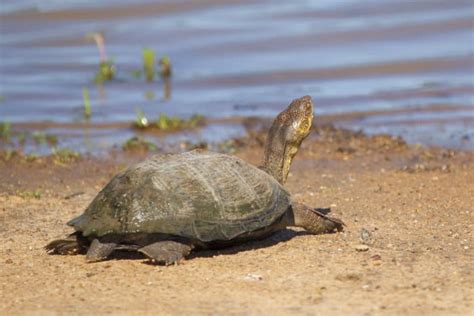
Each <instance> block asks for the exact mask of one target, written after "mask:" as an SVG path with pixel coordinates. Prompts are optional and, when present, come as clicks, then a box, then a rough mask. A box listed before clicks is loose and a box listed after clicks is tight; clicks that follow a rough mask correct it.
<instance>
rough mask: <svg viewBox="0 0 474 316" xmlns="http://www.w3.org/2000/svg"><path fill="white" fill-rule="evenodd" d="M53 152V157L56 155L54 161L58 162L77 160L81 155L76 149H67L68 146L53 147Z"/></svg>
mask: <svg viewBox="0 0 474 316" xmlns="http://www.w3.org/2000/svg"><path fill="white" fill-rule="evenodd" d="M52 154H53V157H54V162H56V163H67V162H70V161H72V160H75V159H77V158H79V157H80V156H81V155H80V154H79V153H78V152H76V151H72V150H70V149H67V148H61V149H58V148H56V147H53V149H52Z"/></svg>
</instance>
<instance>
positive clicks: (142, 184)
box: [68, 150, 290, 242]
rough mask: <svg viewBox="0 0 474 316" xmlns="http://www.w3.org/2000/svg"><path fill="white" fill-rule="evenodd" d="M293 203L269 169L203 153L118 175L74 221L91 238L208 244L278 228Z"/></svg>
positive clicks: (170, 157) (138, 166)
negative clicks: (144, 236) (164, 238)
mask: <svg viewBox="0 0 474 316" xmlns="http://www.w3.org/2000/svg"><path fill="white" fill-rule="evenodd" d="M289 205H290V197H289V193H288V192H287V191H286V190H285V189H284V188H283V187H282V186H281V185H280V184H279V183H278V182H277V181H276V180H275V179H274V178H273V177H272V176H270V175H269V174H267V173H265V172H264V171H262V170H260V169H258V168H256V167H254V166H252V165H250V164H248V163H246V162H245V161H243V160H241V159H239V158H237V157H233V156H228V155H224V154H218V153H213V152H202V151H197V150H196V151H191V152H186V153H183V154H175V155H164V156H154V157H152V158H150V159H148V160H145V161H143V162H141V163H139V164H136V165H134V166H132V167H130V168H128V169H127V170H125V171H124V172H121V173H119V174H118V175H116V176H115V177H114V178H113V179H112V180H111V181H110V182H109V183H108V184H107V185H106V186H105V187H104V189H103V190H102V191H101V192H100V193H99V194H98V195H97V196H96V198H95V199H94V200H93V201H92V203H91V204H90V205H89V207H88V208H87V209H86V210H85V212H84V213H83V214H82V215H81V216H79V217H77V218H75V219H73V220H71V221H70V222H69V223H68V224H69V225H71V226H73V227H74V228H75V229H76V230H77V231H80V232H82V234H83V235H84V236H103V235H106V234H131V233H163V234H170V235H176V236H181V237H186V238H190V239H197V240H199V241H202V242H209V241H217V240H231V239H233V238H235V237H237V236H239V235H241V234H244V233H249V232H253V231H256V230H258V229H261V228H264V227H267V226H269V225H272V224H273V223H275V222H276V221H277V220H278V219H279V218H280V217H281V216H282V215H283V214H284V213H285V212H286V210H287V209H288V207H289Z"/></svg>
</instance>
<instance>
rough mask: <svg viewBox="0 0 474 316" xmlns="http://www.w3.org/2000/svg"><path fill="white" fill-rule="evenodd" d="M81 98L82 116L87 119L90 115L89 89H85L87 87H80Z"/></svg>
mask: <svg viewBox="0 0 474 316" xmlns="http://www.w3.org/2000/svg"><path fill="white" fill-rule="evenodd" d="M82 99H83V101H84V117H85V118H86V119H88V118H90V117H91V115H92V110H91V101H90V97H89V89H87V88H83V89H82Z"/></svg>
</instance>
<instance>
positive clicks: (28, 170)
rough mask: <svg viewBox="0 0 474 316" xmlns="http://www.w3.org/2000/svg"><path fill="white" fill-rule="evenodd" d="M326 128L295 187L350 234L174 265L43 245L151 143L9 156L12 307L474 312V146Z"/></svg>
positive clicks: (8, 287) (4, 251)
mask: <svg viewBox="0 0 474 316" xmlns="http://www.w3.org/2000/svg"><path fill="white" fill-rule="evenodd" d="M318 132H319V133H317V134H316V133H315V134H314V135H313V136H312V137H311V138H310V139H308V140H307V141H306V142H305V143H304V144H303V148H302V150H301V151H300V153H299V154H298V155H297V157H296V159H295V162H294V164H293V166H292V170H291V174H290V177H289V180H288V184H287V187H288V189H289V190H290V192H292V193H293V196H294V199H296V200H298V201H302V202H304V203H306V204H310V205H314V206H315V207H331V209H332V214H333V216H336V217H339V218H341V219H343V220H344V221H345V222H346V224H347V227H346V229H345V231H344V232H342V233H337V234H330V235H320V236H312V235H306V234H304V233H303V232H301V231H298V230H287V231H283V232H281V233H278V234H276V235H274V236H273V237H271V238H270V239H268V240H265V241H260V242H252V243H248V244H244V245H241V246H239V247H234V248H230V249H226V250H222V251H208V252H201V253H196V255H195V256H193V257H192V258H190V259H189V260H186V261H184V262H183V263H182V264H180V265H177V266H169V267H161V266H153V265H149V264H146V263H145V262H144V260H143V259H142V258H127V257H116V258H114V259H111V260H108V261H104V262H99V263H94V264H86V263H85V260H84V257H83V256H50V255H47V254H46V253H45V251H44V250H43V246H44V245H45V244H46V243H47V242H48V241H50V240H51V239H54V238H56V237H60V236H63V235H64V234H67V233H69V232H70V231H71V230H70V228H69V227H67V226H66V225H65V222H66V221H67V220H68V219H70V218H72V217H73V216H76V215H78V214H80V213H81V212H82V211H83V210H84V208H85V207H86V206H87V205H88V203H89V202H90V201H91V200H92V199H93V197H94V196H95V194H97V192H98V191H99V190H100V189H101V187H102V186H103V185H104V184H106V183H107V181H108V180H109V179H110V177H111V176H112V175H113V174H114V173H115V172H117V171H118V170H120V169H121V168H124V167H125V166H126V165H128V164H130V163H132V162H133V161H137V160H139V159H141V158H142V157H143V154H141V155H138V154H137V155H124V154H120V155H111V157H110V158H109V159H107V160H105V159H104V160H99V159H88V158H81V159H78V160H76V161H74V162H70V163H67V164H58V163H55V162H54V161H53V158H51V157H49V158H41V159H37V160H36V161H33V162H26V161H25V159H23V158H22V157H16V158H13V159H11V160H9V161H5V160H1V159H0V179H1V183H0V218H1V222H0V238H1V241H2V242H1V248H0V249H1V250H0V252H1V259H0V260H1V262H0V267H1V271H0V273H1V279H0V289H1V293H0V296H1V302H0V314H1V315H15V314H42V313H44V314H107V313H111V314H230V315H232V314H246V315H247V314H255V315H257V314H259V315H269V314H274V315H280V314H293V315H315V314H318V315H343V314H344V315H348V314H355V315H378V314H384V315H401V314H405V315H453V314H454V315H472V311H473V310H474V304H473V298H474V278H473V268H474V266H473V262H474V260H473V259H474V256H473V254H474V253H473V246H474V245H473V228H474V220H473V213H474V209H473V205H474V203H473V202H474V186H473V185H472V182H473V179H474V153H472V152H455V151H450V150H446V149H435V148H424V147H421V146H408V145H405V144H404V142H403V141H401V140H399V139H393V138H391V137H388V136H376V137H370V138H368V137H366V136H364V135H360V134H355V133H349V132H345V131H341V130H334V129H331V128H323V129H319V130H318ZM236 154H237V155H238V156H240V157H242V158H244V159H246V160H248V161H249V162H252V163H256V164H257V163H259V162H260V159H259V158H260V157H261V155H262V148H261V147H260V146H259V145H258V144H257V143H256V142H244V145H243V146H242V147H241V148H240V149H238V151H237V153H236ZM75 193H76V194H75ZM71 194H72V196H71ZM74 194H75V195H74ZM362 228H365V229H366V230H367V231H369V232H370V233H371V235H372V239H373V243H372V244H370V245H369V249H368V250H367V251H357V250H356V246H357V245H360V244H361V240H360V232H361V229H362Z"/></svg>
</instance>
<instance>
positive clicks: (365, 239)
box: [360, 228, 374, 245]
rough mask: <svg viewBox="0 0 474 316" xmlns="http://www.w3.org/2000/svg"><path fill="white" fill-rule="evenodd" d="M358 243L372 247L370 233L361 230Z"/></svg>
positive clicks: (364, 229) (363, 229) (372, 239)
mask: <svg viewBox="0 0 474 316" xmlns="http://www.w3.org/2000/svg"><path fill="white" fill-rule="evenodd" d="M360 241H361V243H362V244H364V245H372V244H373V242H374V238H373V236H372V233H371V232H370V231H369V230H368V229H366V228H362V229H361V230H360Z"/></svg>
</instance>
